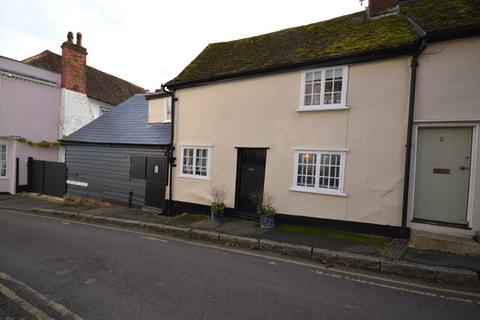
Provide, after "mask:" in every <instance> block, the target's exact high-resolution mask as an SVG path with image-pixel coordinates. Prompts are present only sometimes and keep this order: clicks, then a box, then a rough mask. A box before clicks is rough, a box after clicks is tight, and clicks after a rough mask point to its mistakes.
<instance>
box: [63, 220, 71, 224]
mask: <svg viewBox="0 0 480 320" xmlns="http://www.w3.org/2000/svg"><path fill="white" fill-rule="evenodd" d="M62 224H70V222H67V221H62Z"/></svg>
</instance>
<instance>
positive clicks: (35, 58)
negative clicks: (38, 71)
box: [22, 49, 59, 63]
mask: <svg viewBox="0 0 480 320" xmlns="http://www.w3.org/2000/svg"><path fill="white" fill-rule="evenodd" d="M47 53H51V54H54V55H57V56H59V54H56V53H55V52H52V51H50V50H48V49H46V50H43V51H42V52H40V53H39V54H36V55H33V56H31V57H28V58H26V59H23V60H22V62H25V63H29V62H32V61H35V60H37V59H38V58H40V57H42V56H44V55H45V54H47Z"/></svg>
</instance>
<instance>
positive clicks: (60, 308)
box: [0, 272, 82, 320]
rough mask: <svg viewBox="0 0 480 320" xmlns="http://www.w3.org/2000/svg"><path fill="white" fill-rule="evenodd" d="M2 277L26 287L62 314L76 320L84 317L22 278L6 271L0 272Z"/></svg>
mask: <svg viewBox="0 0 480 320" xmlns="http://www.w3.org/2000/svg"><path fill="white" fill-rule="evenodd" d="M0 279H2V280H5V281H11V282H13V283H15V284H16V285H18V286H20V287H22V288H24V289H25V290H27V291H28V292H30V293H31V294H32V295H34V296H35V297H36V298H37V299H39V300H41V301H43V302H44V303H45V304H47V305H48V306H50V307H51V308H52V309H53V310H55V311H57V312H58V313H60V314H61V315H62V316H68V317H70V318H72V319H74V320H82V318H80V317H79V316H78V315H76V314H75V313H73V312H72V311H70V310H68V309H67V308H66V307H64V306H62V305H61V304H59V303H57V302H55V301H53V300H51V299H48V298H47V297H45V296H44V295H42V294H41V293H39V292H37V291H35V290H34V289H32V288H31V287H30V286H28V285H27V284H25V283H23V282H21V281H20V280H17V279H15V278H14V277H12V276H10V275H8V274H6V273H3V272H0Z"/></svg>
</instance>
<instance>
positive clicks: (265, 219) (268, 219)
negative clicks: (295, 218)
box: [260, 215, 275, 229]
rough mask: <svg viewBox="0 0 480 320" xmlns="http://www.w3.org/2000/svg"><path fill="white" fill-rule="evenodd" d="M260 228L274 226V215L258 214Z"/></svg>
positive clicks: (271, 227)
mask: <svg viewBox="0 0 480 320" xmlns="http://www.w3.org/2000/svg"><path fill="white" fill-rule="evenodd" d="M260 228H262V229H273V228H275V216H264V215H260Z"/></svg>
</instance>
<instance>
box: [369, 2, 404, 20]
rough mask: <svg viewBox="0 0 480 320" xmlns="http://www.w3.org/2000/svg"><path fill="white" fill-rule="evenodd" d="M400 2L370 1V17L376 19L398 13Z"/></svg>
mask: <svg viewBox="0 0 480 320" xmlns="http://www.w3.org/2000/svg"><path fill="white" fill-rule="evenodd" d="M399 2H400V0H368V9H367V12H368V16H369V17H370V18H375V17H378V16H381V15H384V14H391V13H396V12H397V9H398V3H399Z"/></svg>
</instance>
